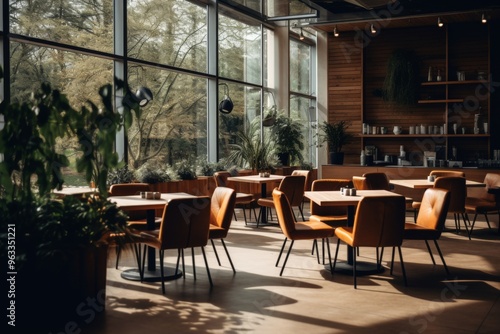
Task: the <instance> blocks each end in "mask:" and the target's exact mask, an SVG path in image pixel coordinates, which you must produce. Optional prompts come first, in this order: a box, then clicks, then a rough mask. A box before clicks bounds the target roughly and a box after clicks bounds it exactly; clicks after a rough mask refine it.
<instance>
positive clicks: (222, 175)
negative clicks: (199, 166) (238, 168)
mask: <svg viewBox="0 0 500 334" xmlns="http://www.w3.org/2000/svg"><path fill="white" fill-rule="evenodd" d="M230 176H231V173H229V172H226V171H220V172H215V173H214V178H215V185H216V186H217V187H227V178H228V177H230Z"/></svg>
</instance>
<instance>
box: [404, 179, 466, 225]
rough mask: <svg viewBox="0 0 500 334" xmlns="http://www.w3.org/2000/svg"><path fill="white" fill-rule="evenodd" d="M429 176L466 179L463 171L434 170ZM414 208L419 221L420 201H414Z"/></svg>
mask: <svg viewBox="0 0 500 334" xmlns="http://www.w3.org/2000/svg"><path fill="white" fill-rule="evenodd" d="M429 175H432V176H434V177H435V178H438V177H443V176H455V177H465V173H464V172H461V171H454V170H432V171H431V172H430V173H429ZM411 206H412V208H413V209H414V210H415V211H414V213H415V221H416V220H417V213H418V210H419V209H420V202H419V201H413V203H412V204H411Z"/></svg>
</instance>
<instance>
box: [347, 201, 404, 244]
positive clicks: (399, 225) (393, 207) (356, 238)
mask: <svg viewBox="0 0 500 334" xmlns="http://www.w3.org/2000/svg"><path fill="white" fill-rule="evenodd" d="M405 219H406V215H405V198H404V196H380V197H364V198H362V199H361V201H360V202H359V204H358V207H357V209H356V216H355V219H354V226H353V247H360V246H361V247H362V246H367V247H390V246H401V243H402V241H403V233H404V227H405Z"/></svg>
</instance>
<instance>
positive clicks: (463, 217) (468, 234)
mask: <svg viewBox="0 0 500 334" xmlns="http://www.w3.org/2000/svg"><path fill="white" fill-rule="evenodd" d="M461 216H462V219H463V221H464V226H465V231H466V232H467V236H468V237H469V240H471V237H470V231H469V227H468V226H467V219H466V217H465V213H463V212H462V213H461ZM458 219H459V220H460V216H459V217H458ZM469 225H470V222H469Z"/></svg>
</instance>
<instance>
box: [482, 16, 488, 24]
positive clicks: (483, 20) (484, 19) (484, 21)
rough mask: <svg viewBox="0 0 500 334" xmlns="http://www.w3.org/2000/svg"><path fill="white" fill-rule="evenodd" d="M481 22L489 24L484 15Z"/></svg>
mask: <svg viewBox="0 0 500 334" xmlns="http://www.w3.org/2000/svg"><path fill="white" fill-rule="evenodd" d="M481 22H482V23H486V22H488V20H487V19H486V15H484V14H482V15H481Z"/></svg>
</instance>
